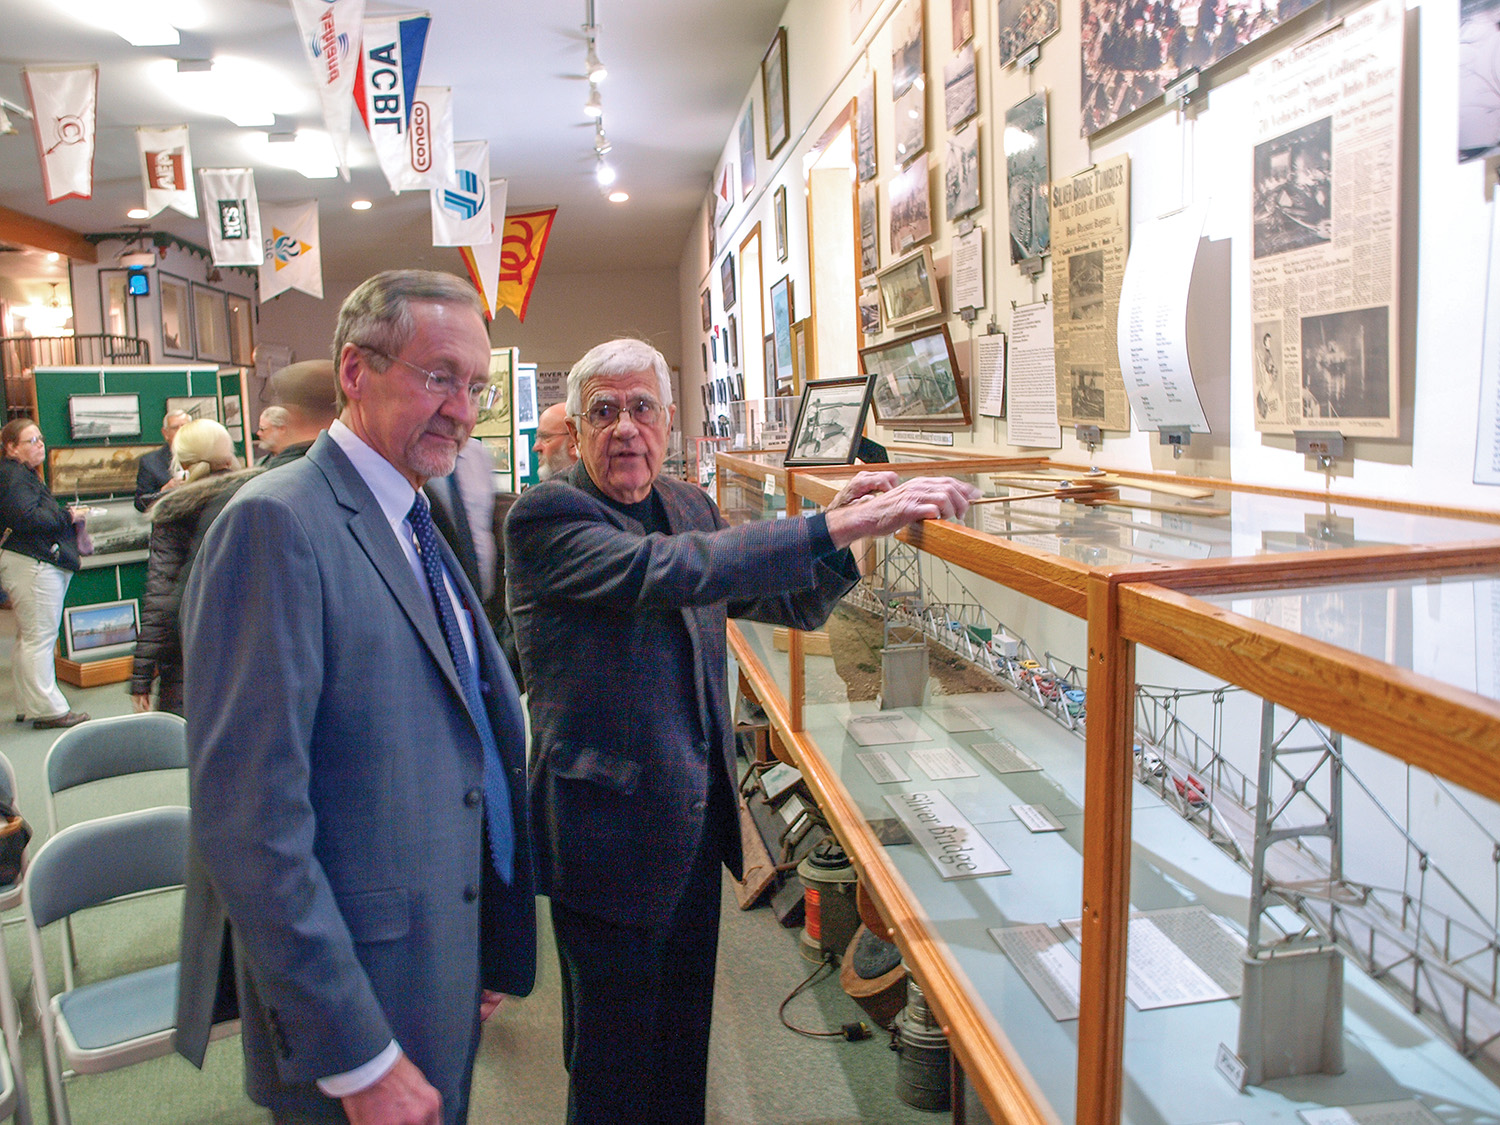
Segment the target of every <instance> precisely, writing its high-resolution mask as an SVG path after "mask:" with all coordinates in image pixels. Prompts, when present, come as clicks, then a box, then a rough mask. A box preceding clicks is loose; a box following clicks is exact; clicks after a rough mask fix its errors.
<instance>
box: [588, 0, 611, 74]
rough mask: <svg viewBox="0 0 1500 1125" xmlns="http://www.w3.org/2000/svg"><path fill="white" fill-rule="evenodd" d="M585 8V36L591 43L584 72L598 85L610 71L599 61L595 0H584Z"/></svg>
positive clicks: (589, 43)
mask: <svg viewBox="0 0 1500 1125" xmlns="http://www.w3.org/2000/svg"><path fill="white" fill-rule="evenodd" d="M583 10H584V15H583V36H584V39H585V40H587V42H588V45H589V47H588V52H587V53H586V54H585V55H584V67H583V72H584V74H586V75H588V80H589V81H590V82H592V83H593V84H594V85H595V86H597V85H599V83H601V82H603V81H604V79H605V78H606V77H608V76H609V71H608V70H607V69H606V68H605V66H604V64H603V63H602V62H600V61H599V25H598V24H597V23H595V22H594V0H584V6H583Z"/></svg>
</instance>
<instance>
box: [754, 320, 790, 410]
mask: <svg viewBox="0 0 1500 1125" xmlns="http://www.w3.org/2000/svg"><path fill="white" fill-rule="evenodd" d="M761 346H762V348H763V352H762V355H763V357H764V362H765V366H766V383H767V385H768V386H769V387H770V388H771V395H772V397H773V398H781V397H783V396H785V395H789V394H791V393H792V384H791V381H790V380H788V381H787V382H785V383H783V382H782V381H781V377H780V375H779V373H778V371H777V369H776V333H774V332H767V333H766V338H765V339H764V340H762V341H761Z"/></svg>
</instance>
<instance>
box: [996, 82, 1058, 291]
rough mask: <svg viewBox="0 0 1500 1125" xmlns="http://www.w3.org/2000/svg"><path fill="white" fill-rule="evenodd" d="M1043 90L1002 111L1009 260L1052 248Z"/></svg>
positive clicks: (1045, 98)
mask: <svg viewBox="0 0 1500 1125" xmlns="http://www.w3.org/2000/svg"><path fill="white" fill-rule="evenodd" d="M1051 175H1052V174H1051V171H1050V170H1049V167H1048V157H1047V91H1046V90H1042V91H1041V92H1039V93H1036V94H1033V95H1032V96H1031V97H1029V98H1027V99H1026V100H1025V101H1023V102H1017V103H1016V104H1015V105H1013V106H1011V107H1010V108H1009V109H1008V110H1006V111H1005V193H1006V198H1007V202H1008V205H1009V212H1010V260H1011V262H1012V263H1016V262H1024V261H1026V260H1027V259H1028V258H1039V257H1041V256H1042V255H1043V254H1045V253H1047V252H1048V251H1049V250H1051V249H1052V217H1051V210H1050V204H1049V201H1048V199H1047V184H1048V181H1049V180H1050V179H1051Z"/></svg>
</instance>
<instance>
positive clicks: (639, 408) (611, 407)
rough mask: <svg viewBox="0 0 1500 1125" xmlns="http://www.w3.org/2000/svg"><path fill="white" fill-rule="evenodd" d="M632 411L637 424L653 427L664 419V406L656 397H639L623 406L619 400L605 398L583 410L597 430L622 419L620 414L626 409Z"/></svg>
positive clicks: (631, 417) (585, 416)
mask: <svg viewBox="0 0 1500 1125" xmlns="http://www.w3.org/2000/svg"><path fill="white" fill-rule="evenodd" d="M627 410H628V411H629V412H630V419H631V421H633V422H634V423H635V424H636V425H637V426H641V427H644V428H647V429H649V428H651V427H653V426H655V425H656V424H657V423H658V422H660V421H661V419H662V414H663V407H662V404H661V403H659V402H657V401H656V400H655V399H654V398H644V397H642V398H638V399H636V400H635V401H633V402H631V403H629V404H628V405H627V406H621V405H620V404H619V403H618V402H610V401H609V400H608V399H604V400H603V401H601V402H595V403H592V404H590V406H589V408H588V409H587V410H585V411H584V412H583V417H584V418H586V419H588V423H589V425H590V426H593V427H594V429H596V430H607V429H609V428H610V427H612V426H614V425H615V424H616V423H617V422H619V420H620V416H621V415H622V414H624V413H625V412H626V411H627Z"/></svg>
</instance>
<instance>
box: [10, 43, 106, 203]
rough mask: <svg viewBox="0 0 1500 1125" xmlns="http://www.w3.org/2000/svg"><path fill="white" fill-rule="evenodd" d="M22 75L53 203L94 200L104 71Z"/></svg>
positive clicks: (56, 70)
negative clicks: (102, 75)
mask: <svg viewBox="0 0 1500 1125" xmlns="http://www.w3.org/2000/svg"><path fill="white" fill-rule="evenodd" d="M21 75H22V77H23V78H24V79H25V81H26V94H27V96H28V97H29V98H30V99H31V114H32V124H33V126H34V127H35V132H36V148H37V155H38V157H39V159H40V161H41V165H42V189H43V190H44V191H45V192H46V194H47V202H48V203H56V202H57V201H58V200H59V199H74V198H76V199H91V198H93V194H94V129H95V124H96V118H97V116H98V101H99V68H98V67H97V66H83V67H72V68H45V69H27V70H24V71H22V72H21Z"/></svg>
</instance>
